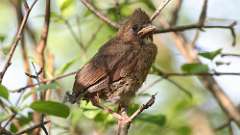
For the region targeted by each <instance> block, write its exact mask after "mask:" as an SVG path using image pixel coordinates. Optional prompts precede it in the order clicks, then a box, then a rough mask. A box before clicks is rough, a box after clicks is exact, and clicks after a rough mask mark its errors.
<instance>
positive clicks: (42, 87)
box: [37, 83, 58, 91]
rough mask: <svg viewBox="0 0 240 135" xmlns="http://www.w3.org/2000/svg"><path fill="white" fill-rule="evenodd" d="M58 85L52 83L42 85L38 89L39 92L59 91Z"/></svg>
mask: <svg viewBox="0 0 240 135" xmlns="http://www.w3.org/2000/svg"><path fill="white" fill-rule="evenodd" d="M57 87H58V86H57V84H56V83H50V84H41V85H40V86H39V87H38V88H37V91H43V90H48V89H57Z"/></svg>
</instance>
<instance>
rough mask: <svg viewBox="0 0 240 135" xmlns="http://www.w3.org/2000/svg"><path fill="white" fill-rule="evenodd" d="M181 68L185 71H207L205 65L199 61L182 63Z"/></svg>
mask: <svg viewBox="0 0 240 135" xmlns="http://www.w3.org/2000/svg"><path fill="white" fill-rule="evenodd" d="M181 69H182V71H184V72H186V73H206V72H208V71H209V69H208V66H207V65H205V64H200V63H192V64H184V65H182V67H181Z"/></svg>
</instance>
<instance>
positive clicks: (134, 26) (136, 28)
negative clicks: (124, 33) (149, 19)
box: [132, 24, 138, 32]
mask: <svg viewBox="0 0 240 135" xmlns="http://www.w3.org/2000/svg"><path fill="white" fill-rule="evenodd" d="M132 29H133V31H135V32H137V31H138V25H136V24H135V25H133V27H132Z"/></svg>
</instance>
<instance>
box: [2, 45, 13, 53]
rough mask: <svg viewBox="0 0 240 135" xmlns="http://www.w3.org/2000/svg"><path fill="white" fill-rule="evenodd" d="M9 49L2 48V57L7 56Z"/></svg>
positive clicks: (8, 47) (6, 47)
mask: <svg viewBox="0 0 240 135" xmlns="http://www.w3.org/2000/svg"><path fill="white" fill-rule="evenodd" d="M10 49H11V46H5V47H3V48H2V52H3V54H4V55H7V54H8V53H9V51H10Z"/></svg>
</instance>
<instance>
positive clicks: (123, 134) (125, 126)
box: [117, 94, 156, 135]
mask: <svg viewBox="0 0 240 135" xmlns="http://www.w3.org/2000/svg"><path fill="white" fill-rule="evenodd" d="M155 96H156V94H155V95H152V97H151V98H150V99H149V100H148V101H147V103H146V104H143V105H142V106H141V107H140V108H138V110H137V111H135V112H134V113H133V114H132V115H131V116H130V117H128V116H127V113H126V112H125V111H123V112H122V114H121V116H122V117H126V118H124V119H119V120H118V129H117V135H127V134H128V130H129V128H130V125H131V123H132V122H133V120H134V119H135V118H136V117H137V116H139V115H140V114H141V113H142V112H143V111H144V110H146V109H148V108H149V107H151V106H152V105H153V104H154V102H155Z"/></svg>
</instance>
